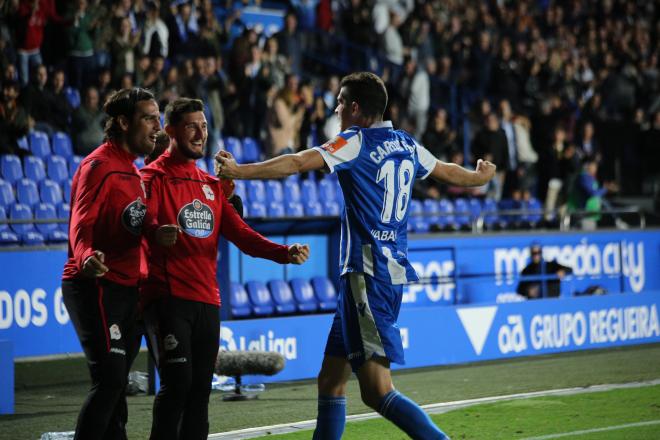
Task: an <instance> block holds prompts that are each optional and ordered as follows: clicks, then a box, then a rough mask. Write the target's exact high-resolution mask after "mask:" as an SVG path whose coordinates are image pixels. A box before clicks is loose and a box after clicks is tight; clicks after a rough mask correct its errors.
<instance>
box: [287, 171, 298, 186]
mask: <svg viewBox="0 0 660 440" xmlns="http://www.w3.org/2000/svg"><path fill="white" fill-rule="evenodd" d="M289 182H296V183H299V182H300V174H298V173H296V174H291V175H290V176H287V177H285V178H284V183H285V184H287V183H289Z"/></svg>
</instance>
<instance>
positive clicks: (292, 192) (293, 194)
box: [284, 179, 301, 202]
mask: <svg viewBox="0 0 660 440" xmlns="http://www.w3.org/2000/svg"><path fill="white" fill-rule="evenodd" d="M284 200H285V201H287V202H300V200H301V198H300V185H299V184H298V182H297V181H295V180H288V179H287V180H286V181H285V183H284Z"/></svg>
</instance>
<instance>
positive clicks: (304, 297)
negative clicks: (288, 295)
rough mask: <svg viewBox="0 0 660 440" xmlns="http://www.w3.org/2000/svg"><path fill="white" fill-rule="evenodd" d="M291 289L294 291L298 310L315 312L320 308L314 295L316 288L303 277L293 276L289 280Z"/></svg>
mask: <svg viewBox="0 0 660 440" xmlns="http://www.w3.org/2000/svg"><path fill="white" fill-rule="evenodd" d="M289 284H290V285H291V290H292V291H293V298H294V299H295V300H296V304H297V306H298V311H299V312H302V313H314V312H316V311H317V310H318V308H319V305H318V303H317V302H316V297H315V296H314V289H313V288H312V285H311V284H310V283H309V281H307V280H304V279H302V278H293V279H292V280H291V281H289Z"/></svg>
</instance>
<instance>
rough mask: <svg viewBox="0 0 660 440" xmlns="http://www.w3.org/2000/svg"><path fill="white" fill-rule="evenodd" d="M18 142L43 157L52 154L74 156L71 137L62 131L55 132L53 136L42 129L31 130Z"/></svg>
mask: <svg viewBox="0 0 660 440" xmlns="http://www.w3.org/2000/svg"><path fill="white" fill-rule="evenodd" d="M18 144H19V146H20V147H21V148H23V149H26V150H28V151H30V152H31V153H32V154H33V155H34V156H36V157H40V158H42V159H46V158H47V157H48V156H50V155H52V154H56V155H58V156H62V157H64V158H69V157H71V156H73V147H72V144H71V137H70V136H69V135H68V134H66V133H64V132H61V131H58V132H55V133H54V134H53V137H52V138H49V137H48V134H46V133H44V132H42V131H31V132H30V133H29V134H28V135H27V136H26V137H25V138H21V139H20V140H19V143H18Z"/></svg>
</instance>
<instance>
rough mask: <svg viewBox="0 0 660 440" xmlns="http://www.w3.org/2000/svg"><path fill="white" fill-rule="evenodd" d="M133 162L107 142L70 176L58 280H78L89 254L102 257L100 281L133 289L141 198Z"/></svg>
mask: <svg viewBox="0 0 660 440" xmlns="http://www.w3.org/2000/svg"><path fill="white" fill-rule="evenodd" d="M134 160H135V156H134V155H132V154H130V153H128V152H127V151H124V150H122V149H121V148H120V147H119V146H118V145H116V144H114V143H112V142H107V143H105V144H102V145H101V146H100V147H98V148H97V149H96V150H94V151H93V152H92V153H91V154H90V155H89V156H87V157H86V158H85V159H84V160H83V161H82V162H81V164H80V167H79V168H78V170H77V171H76V174H75V175H74V176H73V183H72V185H71V220H70V222H69V259H68V260H67V262H66V264H65V265H64V273H63V275H62V278H63V279H71V278H76V277H78V276H80V272H81V270H82V265H83V263H84V262H85V260H86V259H87V257H89V256H91V255H93V251H95V250H99V251H102V252H103V253H105V265H106V266H108V269H109V271H108V273H106V274H105V275H104V279H107V280H110V281H113V282H115V283H118V284H122V285H125V286H136V285H137V284H138V281H139V279H140V242H141V236H142V223H143V221H144V217H145V214H146V208H147V207H146V197H145V192H144V185H143V184H142V181H141V180H140V174H139V172H138V170H137V168H136V167H135V165H134V164H133V161H134Z"/></svg>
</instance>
